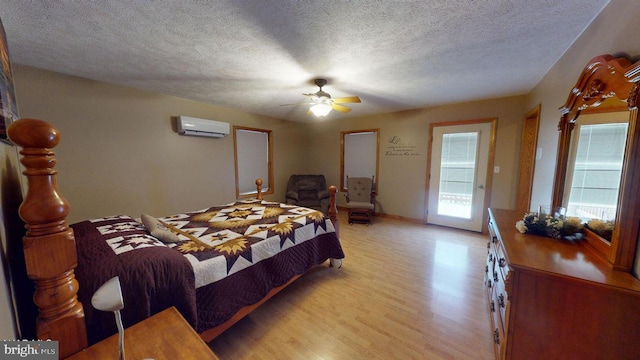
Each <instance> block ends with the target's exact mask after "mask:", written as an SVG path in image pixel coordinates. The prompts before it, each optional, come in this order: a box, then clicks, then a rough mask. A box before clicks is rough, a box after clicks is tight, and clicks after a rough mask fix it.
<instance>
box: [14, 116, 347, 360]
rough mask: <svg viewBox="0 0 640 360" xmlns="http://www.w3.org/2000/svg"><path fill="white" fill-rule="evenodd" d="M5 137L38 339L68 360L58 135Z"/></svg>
mask: <svg viewBox="0 0 640 360" xmlns="http://www.w3.org/2000/svg"><path fill="white" fill-rule="evenodd" d="M8 135H9V137H10V139H11V140H12V141H13V142H14V143H16V144H17V145H18V146H20V147H21V148H22V150H21V151H20V154H21V155H22V158H21V160H20V161H21V162H22V164H23V165H24V167H25V170H24V171H23V174H24V175H25V176H26V178H27V184H28V186H27V193H26V195H25V199H24V201H23V203H22V205H21V206H20V217H21V218H22V220H23V221H24V222H25V227H26V229H27V232H26V236H25V237H24V238H23V246H24V253H25V260H26V267H27V274H28V276H29V278H30V279H32V280H33V281H34V282H35V287H36V291H35V295H34V302H35V304H36V305H37V307H38V310H39V316H38V318H37V320H36V332H37V336H38V338H39V339H52V340H57V341H59V355H60V358H66V357H68V356H70V355H72V354H74V353H76V352H78V351H80V350H82V349H83V348H85V347H87V333H86V327H85V319H84V310H83V307H82V304H81V303H80V302H79V301H78V298H77V293H78V282H77V280H76V278H75V275H74V269H75V268H76V267H77V257H76V256H77V255H76V244H75V237H74V233H73V230H72V229H70V228H69V226H68V223H67V219H66V217H67V215H68V213H69V205H68V204H67V201H66V200H65V199H64V198H63V197H62V196H61V195H60V193H59V192H58V188H57V180H56V174H57V171H56V170H54V166H55V165H56V159H55V157H54V156H55V153H54V152H53V151H52V149H53V148H54V147H55V146H57V145H58V142H59V141H60V133H59V131H58V130H57V129H56V128H54V127H53V126H51V125H50V124H48V123H46V122H44V121H42V120H34V119H20V120H18V121H16V122H14V123H13V124H11V125H10V126H9V128H8ZM256 188H257V196H256V198H257V199H262V180H260V179H258V180H256ZM329 193H330V195H331V197H330V206H329V214H328V216H329V218H330V219H331V222H332V223H333V225H334V227H335V229H336V233H337V232H338V219H337V214H338V211H337V207H336V202H335V195H336V187H335V186H331V187H330V188H329ZM297 278H298V276H296V277H295V278H293V279H291V280H290V281H289V282H288V283H286V284H285V285H283V286H281V287H278V288H275V289H273V290H272V291H271V292H270V293H269V294H268V295H267V296H266V297H265V298H264V299H263V300H261V301H260V302H258V303H257V304H254V305H251V306H248V307H246V308H245V309H242V310H241V311H240V312H239V313H238V314H237V316H234V318H232V319H231V320H229V322H228V323H224V324H222V325H220V326H218V327H216V328H214V329H211V330H207V331H204V332H203V333H202V335H201V336H202V337H203V338H204V339H208V340H210V339H213V338H214V337H215V336H217V335H219V334H220V333H221V332H222V331H224V330H225V329H227V328H228V327H229V326H231V325H232V324H233V323H235V322H237V321H238V320H239V319H241V318H242V317H244V316H246V315H247V314H248V313H249V312H251V311H252V310H253V309H255V308H257V307H258V306H259V305H260V304H262V303H263V302H264V301H266V300H267V299H269V298H270V297H272V296H273V295H275V294H276V293H277V292H279V291H280V290H282V289H284V287H286V286H287V285H288V284H290V283H292V282H293V281H294V280H295V279H297Z"/></svg>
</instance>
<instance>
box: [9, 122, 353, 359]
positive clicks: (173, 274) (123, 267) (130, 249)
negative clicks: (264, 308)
mask: <svg viewBox="0 0 640 360" xmlns="http://www.w3.org/2000/svg"><path fill="white" fill-rule="evenodd" d="M9 136H10V138H11V139H12V140H13V141H14V142H15V143H16V144H17V145H18V146H20V147H21V148H22V151H21V152H20V153H21V155H22V158H21V162H22V163H23V165H24V167H25V170H24V172H23V173H24V174H25V175H26V177H27V180H28V189H27V194H26V196H25V199H24V201H23V203H22V205H21V207H20V216H21V218H22V219H23V220H24V221H25V223H26V225H25V226H26V229H27V232H26V236H25V237H24V239H23V244H24V249H25V260H26V267H27V274H28V275H29V277H30V278H31V279H32V280H34V282H35V285H36V291H35V295H34V302H35V304H36V305H37V307H38V310H39V316H38V319H37V320H36V331H37V335H38V338H40V339H53V340H58V341H59V346H60V355H61V358H64V357H66V356H68V355H71V354H73V353H75V352H77V351H79V350H81V349H83V348H84V347H86V346H87V345H89V344H92V343H94V342H97V341H100V340H101V339H103V338H105V337H107V336H109V335H111V334H113V333H115V332H116V327H115V323H114V321H113V314H110V313H105V312H100V311H96V310H94V309H93V308H92V307H91V305H90V299H91V296H92V295H93V292H94V291H95V290H96V289H97V288H98V287H99V286H100V285H102V284H103V283H104V282H105V281H107V280H108V279H110V278H111V277H113V276H116V275H118V276H119V277H120V280H121V284H122V291H123V297H124V303H125V308H124V310H123V311H122V316H123V320H124V322H125V325H126V326H130V325H133V324H134V323H136V322H138V321H141V320H143V319H145V318H146V317H148V316H151V315H153V314H155V313H157V312H160V311H162V310H163V309H165V308H168V307H171V306H175V307H176V308H177V309H178V310H179V311H180V312H181V313H182V315H183V316H184V317H185V319H186V320H187V321H188V322H189V323H190V324H191V325H192V327H194V329H196V331H197V332H198V333H199V334H200V336H201V337H202V338H203V339H204V340H205V341H210V340H212V339H214V338H215V337H216V336H218V335H219V334H220V333H222V332H223V331H224V330H226V329H227V328H229V327H230V326H231V325H233V324H234V323H235V322H237V321H239V320H240V319H241V318H242V317H244V316H246V315H247V314H248V313H250V312H251V311H252V310H254V309H255V308H257V307H258V306H259V305H260V304H262V303H264V302H265V301H266V300H267V299H269V298H270V297H272V296H274V295H275V294H276V293H278V292H279V291H281V290H282V289H284V288H285V287H286V286H287V285H289V284H291V283H292V282H293V281H295V280H296V279H297V278H298V277H300V276H301V275H303V274H304V273H305V272H306V271H307V270H309V269H310V268H312V267H314V266H317V265H320V264H323V263H325V262H327V260H329V262H330V264H331V265H332V266H334V267H339V266H340V265H341V259H342V258H343V257H344V253H343V251H342V248H341V245H340V242H339V239H338V228H337V226H338V221H337V210H336V205H335V193H336V188H335V186H332V187H330V193H331V205H330V208H329V215H328V216H324V215H323V214H322V213H320V212H318V211H315V210H312V209H307V208H301V207H297V206H292V205H286V204H280V203H276V202H270V201H265V200H264V199H262V195H261V181H259V180H257V181H256V185H257V190H258V191H257V196H256V198H255V199H248V200H242V201H236V202H233V203H229V204H224V205H216V206H211V207H208V208H205V209H200V210H196V211H189V212H184V213H180V214H173V215H170V216H164V217H159V218H155V217H152V216H149V215H147V214H141V218H140V219H134V218H133V217H131V216H129V215H121V214H116V215H113V216H109V217H105V218H100V219H88V220H86V221H82V222H79V223H76V224H72V225H71V226H69V225H68V224H67V221H66V216H67V214H68V212H69V206H68V204H67V202H66V201H65V200H64V198H63V197H62V196H61V195H60V194H59V192H58V189H57V182H56V181H57V180H56V173H57V172H56V170H54V166H55V164H56V159H55V158H54V155H55V154H54V152H53V151H52V150H51V149H53V148H54V147H55V146H56V145H57V144H58V142H59V138H60V135H59V132H58V130H57V129H55V128H54V127H52V126H51V125H50V124H48V123H46V122H44V121H40V120H33V119H21V120H18V121H16V122H14V123H13V124H12V125H11V126H10V128H9ZM152 234H153V235H152Z"/></svg>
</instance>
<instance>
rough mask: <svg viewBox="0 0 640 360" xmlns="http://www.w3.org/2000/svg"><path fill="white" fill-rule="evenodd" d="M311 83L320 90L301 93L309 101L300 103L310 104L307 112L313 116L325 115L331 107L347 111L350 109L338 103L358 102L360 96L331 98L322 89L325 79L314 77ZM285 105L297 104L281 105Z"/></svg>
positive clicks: (325, 83) (325, 82)
mask: <svg viewBox="0 0 640 360" xmlns="http://www.w3.org/2000/svg"><path fill="white" fill-rule="evenodd" d="M313 83H314V84H316V85H317V86H318V87H319V88H320V90H319V91H318V92H316V93H313V94H302V95H304V96H308V97H309V102H306V103H302V104H308V105H310V107H309V111H308V112H307V114H314V115H315V116H326V115H327V114H328V113H329V112H331V109H333V110H336V111H340V112H343V113H348V112H349V111H351V109H350V108H348V107H346V106H344V105H340V104H346V103H359V102H360V98H359V97H357V96H347V97H341V98H335V99H332V98H331V95H329V94H328V93H326V92H324V91H322V87H323V86H325V85H327V80H326V79H315V80H314V81H313ZM287 105H298V104H284V105H281V106H287Z"/></svg>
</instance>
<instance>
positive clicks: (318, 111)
mask: <svg viewBox="0 0 640 360" xmlns="http://www.w3.org/2000/svg"><path fill="white" fill-rule="evenodd" d="M310 110H311V112H312V113H313V115H315V116H318V117H321V116H326V115H327V114H328V113H329V112H330V111H331V105H330V104H329V103H327V102H320V103H317V104H315V105H313V106H312V107H311V109H310Z"/></svg>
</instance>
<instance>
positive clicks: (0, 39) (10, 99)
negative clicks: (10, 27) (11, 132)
mask: <svg viewBox="0 0 640 360" xmlns="http://www.w3.org/2000/svg"><path fill="white" fill-rule="evenodd" d="M0 106H1V108H0V141H3V142H5V143H8V144H13V143H12V142H11V140H10V139H9V137H8V136H7V128H8V127H9V125H11V123H12V122H13V121H15V120H16V119H18V108H17V104H16V96H15V91H14V88H13V72H12V70H11V61H10V60H9V48H8V45H7V36H6V33H5V31H4V26H3V25H2V20H0Z"/></svg>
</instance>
